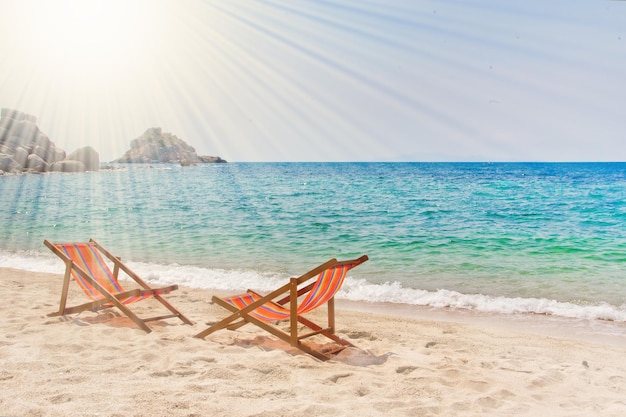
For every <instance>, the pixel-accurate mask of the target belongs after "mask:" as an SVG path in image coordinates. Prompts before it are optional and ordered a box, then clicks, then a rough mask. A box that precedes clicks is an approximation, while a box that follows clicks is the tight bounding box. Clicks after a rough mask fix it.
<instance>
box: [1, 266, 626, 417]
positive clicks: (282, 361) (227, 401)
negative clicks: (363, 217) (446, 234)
mask: <svg viewBox="0 0 626 417" xmlns="http://www.w3.org/2000/svg"><path fill="white" fill-rule="evenodd" d="M61 280H62V276H60V275H58V274H50V273H38V272H26V271H22V270H16V269H9V268H0V293H1V294H2V295H3V298H4V299H5V300H7V302H5V303H3V304H2V306H1V307H0V310H1V311H0V313H1V314H2V316H3V320H2V322H0V323H1V324H0V326H1V327H2V329H1V330H2V332H1V335H2V336H0V362H1V363H2V367H1V369H2V370H1V371H0V386H1V387H2V389H3V391H4V392H5V395H4V396H3V398H2V399H0V410H2V414H3V415H20V416H35V415H49V416H62V415H69V414H74V415H106V416H118V415H120V416H121V415H134V416H144V415H145V416H148V415H151V416H155V415H169V416H201V415H209V414H217V415H220V414H221V415H223V414H225V413H229V414H230V415H238V416H253V415H254V416H264V415H268V416H269V415H272V416H283V415H284V416H286V415H294V414H304V413H306V414H308V415H313V416H317V415H319V416H321V415H338V416H343V415H345V416H347V415H354V413H357V414H362V415H367V416H376V415H381V416H382V415H425V416H451V415H452V416H454V415H459V416H460V415H463V416H465V415H481V416H484V415H487V416H489V415H493V416H496V415H528V416H531V415H603V416H618V415H623V413H624V411H625V410H626V400H624V398H626V384H625V382H626V377H624V375H626V363H625V362H624V361H623V358H624V355H625V354H626V347H625V346H623V345H620V344H614V343H608V342H604V341H602V342H597V341H596V342H590V341H586V340H578V338H571V337H557V336H556V335H546V334H542V333H541V332H536V331H535V330H536V329H534V328H530V329H525V330H524V331H522V330H520V329H519V328H517V327H516V326H504V325H496V324H497V323H495V322H493V321H489V322H484V321H483V319H485V318H481V317H479V316H480V315H473V316H472V315H470V314H461V315H458V314H456V313H455V312H443V313H441V314H439V313H434V312H432V311H428V310H427V309H421V310H420V309H418V310H420V313H419V314H418V315H417V317H405V316H403V315H402V312H401V311H400V310H399V309H398V310H395V311H393V313H394V314H389V312H390V310H389V309H388V308H387V307H388V306H385V309H384V311H385V314H380V312H381V311H382V310H381V309H380V306H374V305H369V306H368V305H363V304H360V303H359V304H358V305H355V303H349V302H341V303H338V307H337V309H338V312H337V329H338V333H340V334H342V335H343V336H345V337H346V338H348V339H349V340H350V341H351V342H352V343H353V344H354V345H355V346H357V348H356V349H349V350H348V351H345V353H342V354H340V355H339V356H338V357H337V358H336V359H333V360H331V361H329V362H320V361H318V360H316V359H314V358H312V357H310V356H308V355H304V354H300V353H298V352H294V351H293V350H292V349H291V348H290V347H289V346H286V345H284V344H282V342H277V341H276V340H275V339H274V338H273V337H271V336H269V334H267V333H264V332H263V331H261V330H260V329H258V328H256V327H255V326H251V325H248V326H244V327H242V328H241V329H239V330H237V331H221V332H217V333H215V334H213V335H210V336H209V337H207V338H206V340H200V339H195V338H193V337H192V336H193V335H194V334H195V333H197V332H199V331H200V330H202V329H203V328H205V327H206V325H207V324H206V323H210V322H214V321H216V320H218V319H220V318H221V317H223V316H224V311H223V310H222V309H221V308H219V307H217V306H215V305H213V304H211V303H210V297H211V295H213V294H214V292H213V291H208V290H202V289H193V288H187V287H181V288H180V289H179V290H178V291H175V292H173V293H171V294H170V295H169V296H167V299H168V300H169V301H170V302H171V303H172V304H174V305H175V306H176V307H177V308H179V309H180V310H181V311H183V312H184V313H185V314H187V315H188V316H189V318H191V319H192V320H193V321H195V322H196V324H195V325H194V326H188V325H184V324H182V323H180V322H176V321H175V320H173V319H169V320H164V321H159V322H155V323H153V324H152V325H151V327H152V328H153V332H152V333H149V334H146V333H144V332H143V331H141V330H139V329H138V328H137V327H136V326H134V324H133V323H132V322H130V320H128V319H125V318H124V317H120V316H119V315H117V314H114V313H112V312H102V313H100V314H95V313H81V314H79V315H73V316H67V317H47V316H46V314H47V313H49V312H51V311H54V310H55V308H57V306H58V304H57V303H58V299H59V295H60V284H61ZM77 295H80V294H78V293H77V292H72V293H71V294H70V296H71V297H73V296H77ZM140 304H143V305H140ZM364 307H365V308H370V310H369V311H360V310H359V309H363V308H364ZM133 308H134V309H135V310H136V311H138V312H139V313H150V312H152V311H153V310H155V309H156V307H155V306H153V305H152V304H150V302H148V301H147V302H142V303H137V304H136V307H133ZM412 310H413V312H414V311H415V309H413V308H412ZM313 316H315V315H313ZM461 316H466V317H461ZM486 319H489V320H492V319H493V317H487V318H486ZM490 323H491V324H490ZM492 324H493V325H492ZM557 327H558V326H557Z"/></svg>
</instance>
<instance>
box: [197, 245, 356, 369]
mask: <svg viewBox="0 0 626 417" xmlns="http://www.w3.org/2000/svg"><path fill="white" fill-rule="evenodd" d="M367 260H368V257H367V255H363V256H361V257H360V258H358V259H353V260H348V261H337V260H336V259H331V260H329V261H328V262H325V263H323V264H321V265H320V266H318V267H317V268H315V269H312V270H311V271H309V272H307V273H306V274H304V275H301V276H300V277H297V278H291V279H290V280H289V282H288V283H287V284H285V285H283V286H282V287H280V288H278V289H276V290H275V291H273V292H271V293H270V294H268V295H266V296H261V295H259V294H257V293H256V292H254V291H252V290H248V291H247V292H246V293H244V294H239V295H234V296H230V297H224V298H220V297H216V296H214V297H213V301H214V302H215V303H216V304H218V305H220V306H222V307H224V308H226V309H227V310H230V311H232V312H233V314H231V315H230V316H228V317H226V318H225V319H223V320H221V321H219V322H217V323H215V324H213V325H212V326H210V327H208V328H207V329H205V330H203V331H202V332H200V333H198V334H197V335H195V336H194V337H198V338H201V339H203V338H205V337H206V336H208V335H209V334H211V333H213V332H215V331H217V330H221V329H224V328H227V329H230V330H234V329H237V328H239V327H241V326H243V325H245V324H247V323H252V324H255V325H257V326H259V327H260V328H262V329H263V330H266V331H267V332H269V333H271V334H273V335H274V336H276V337H278V338H280V339H282V340H284V341H286V342H287V343H289V344H290V345H291V346H294V347H296V348H298V349H300V350H302V351H304V352H306V353H308V354H310V355H313V356H315V357H316V358H318V359H321V360H328V359H331V358H332V355H334V354H336V353H338V352H340V351H341V350H343V349H345V348H346V347H348V346H353V345H352V344H351V343H350V342H348V341H346V340H344V339H341V338H340V337H339V336H337V335H336V334H335V303H334V300H335V294H336V293H337V291H339V289H340V288H341V285H342V284H343V282H344V279H345V278H346V274H347V273H348V271H349V270H350V269H352V268H354V267H356V266H358V265H360V264H362V263H363V262H365V261H367ZM313 278H316V280H315V281H314V282H313V283H310V284H308V285H306V286H304V283H305V282H306V281H310V280H311V279H313ZM285 295H286V296H285ZM281 297H282V298H281ZM324 304H327V305H328V326H327V327H322V326H320V325H318V324H316V323H314V322H312V321H311V320H309V319H307V318H305V317H303V314H306V313H309V312H311V311H313V310H315V309H317V308H318V307H320V306H322V305H324ZM282 320H289V333H287V332H285V331H283V330H281V329H280V328H279V327H278V326H276V325H275V324H276V323H277V322H279V321H282ZM298 323H300V324H302V325H304V326H306V328H308V329H310V330H308V331H307V333H304V334H299V333H298ZM315 335H323V336H326V337H327V338H329V339H331V340H332V341H334V342H335V346H336V347H335V348H334V349H330V350H324V351H322V350H321V349H316V348H315V347H314V346H313V345H312V344H308V343H304V342H303V339H306V338H309V337H311V336H315Z"/></svg>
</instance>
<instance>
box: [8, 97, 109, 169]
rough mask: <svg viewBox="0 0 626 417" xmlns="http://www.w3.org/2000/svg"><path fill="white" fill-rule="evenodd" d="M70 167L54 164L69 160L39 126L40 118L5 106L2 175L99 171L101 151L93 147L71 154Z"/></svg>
mask: <svg viewBox="0 0 626 417" xmlns="http://www.w3.org/2000/svg"><path fill="white" fill-rule="evenodd" d="M70 156H71V158H69V157H68V158H67V159H69V160H70V161H73V162H80V164H75V163H69V164H67V166H69V167H71V169H70V168H60V167H63V166H64V164H61V165H57V168H54V169H53V167H54V166H55V164H57V163H59V162H62V161H65V160H66V153H65V151H64V150H63V149H61V148H59V147H57V146H56V145H55V144H54V142H53V141H51V140H50V138H48V136H47V135H46V134H45V133H43V132H42V131H41V130H40V129H39V127H38V126H37V118H36V117H35V116H33V115H30V114H26V113H23V112H20V111H17V110H12V109H2V110H1V113H0V174H1V173H3V172H9V173H21V172H47V171H63V172H82V171H97V170H98V169H99V165H100V157H99V156H98V153H97V152H96V151H95V150H93V148H91V147H87V148H81V149H79V150H77V151H75V152H74V153H72V154H71V155H70Z"/></svg>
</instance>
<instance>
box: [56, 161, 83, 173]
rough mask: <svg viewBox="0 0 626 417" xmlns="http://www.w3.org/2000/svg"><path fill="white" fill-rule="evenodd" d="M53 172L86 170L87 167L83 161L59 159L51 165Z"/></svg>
mask: <svg viewBox="0 0 626 417" xmlns="http://www.w3.org/2000/svg"><path fill="white" fill-rule="evenodd" d="M48 170H49V171H51V172H85V171H87V167H85V164H83V163H82V162H81V161H68V160H65V161H59V162H55V163H54V164H52V165H50V168H49V169H48Z"/></svg>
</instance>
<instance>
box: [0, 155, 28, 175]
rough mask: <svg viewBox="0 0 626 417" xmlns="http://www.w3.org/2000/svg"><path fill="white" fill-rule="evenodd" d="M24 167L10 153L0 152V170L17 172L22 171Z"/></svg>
mask: <svg viewBox="0 0 626 417" xmlns="http://www.w3.org/2000/svg"><path fill="white" fill-rule="evenodd" d="M23 169H24V167H23V166H22V165H20V164H19V163H17V161H15V160H14V159H13V158H12V157H11V156H10V155H7V154H0V171H4V172H11V173H18V172H22V170H23Z"/></svg>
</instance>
